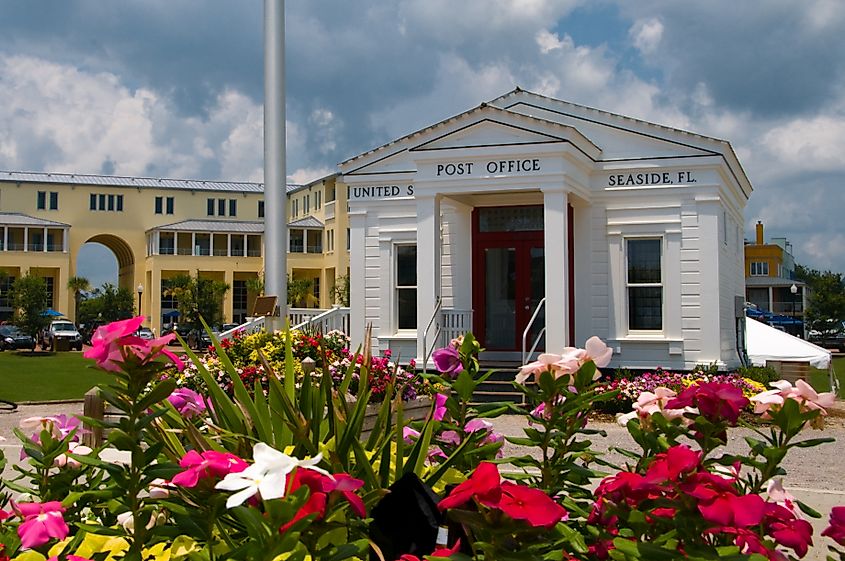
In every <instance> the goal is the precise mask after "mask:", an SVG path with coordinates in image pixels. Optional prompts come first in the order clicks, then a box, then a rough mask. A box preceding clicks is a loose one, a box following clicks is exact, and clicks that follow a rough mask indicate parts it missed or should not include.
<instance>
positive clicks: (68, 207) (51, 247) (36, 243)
mask: <svg viewBox="0 0 845 561" xmlns="http://www.w3.org/2000/svg"><path fill="white" fill-rule="evenodd" d="M336 177H337V176H336V175H330V176H328V177H325V178H322V179H319V180H317V181H314V182H311V183H309V184H307V185H288V186H287V193H288V198H289V202H288V210H289V212H288V214H289V217H290V220H289V221H290V222H291V225H290V227H291V233H292V237H291V241H290V244H291V247H292V248H293V249H294V252H293V253H292V254H291V255H290V256H289V257H288V273H289V274H291V275H292V276H293V278H309V279H311V280H312V281H315V280H316V279H319V280H318V281H316V282H314V284H313V288H312V290H313V292H314V297H313V298H308V301H309V303H310V304H311V305H312V306H314V307H321V308H328V307H330V306H331V305H332V304H333V303H334V298H333V288H334V286H335V282H336V279H337V278H338V277H339V276H340V275H345V274H347V271H348V268H349V253H348V251H347V247H348V230H347V228H348V221H347V216H346V210H347V207H346V187H345V186H341V185H338V184H336ZM263 191H264V189H263V185H262V184H260V183H246V182H230V181H196V180H179V179H157V178H143V177H109V176H99V175H79V174H49V173H28V172H0V271H3V272H4V273H6V275H7V276H6V277H5V280H4V281H2V284H0V319H3V318H6V317H8V316H9V315H11V312H12V310H11V308H10V307H9V302H8V289H9V287H10V285H11V284H12V283H13V282H14V279H16V278H20V277H21V276H23V275H26V274H27V273H29V274H33V275H37V276H40V277H43V278H44V279H45V281H46V282H47V288H48V299H49V302H48V304H49V305H50V306H51V307H53V308H54V309H56V310H58V311H60V312H64V313H65V314H66V315H68V317H71V319H75V318H73V314H74V306H73V294H72V293H71V292H70V291H69V290H68V288H67V281H68V279H69V278H70V277H72V276H76V275H78V272H77V256H78V254H79V251H80V249H81V248H82V246H84V245H85V244H86V243H89V242H97V243H100V244H103V245H104V246H106V247H108V248H109V249H110V250H111V251H112V252H113V253H114V255H115V257H116V259H117V264H118V280H117V284H118V286H120V287H121V288H126V289H128V290H129V291H130V292H132V293H133V294H137V293H139V292H140V293H141V299H140V306H141V312H142V313H143V314H144V315H145V316H146V317H147V320H148V323H149V325H150V326H152V327H156V328H159V327H160V326H161V325H162V323H163V322H162V314H164V313H166V312H168V311H172V310H173V309H175V303H174V302H173V301H172V299H170V298H168V297H165V296H164V295H163V292H164V289H165V288H166V286H167V280H168V279H169V278H172V277H174V276H176V275H179V274H189V275H192V276H198V277H200V278H214V279H217V280H222V281H225V282H226V283H227V284H228V285H229V286H230V290H229V291H228V292H227V294H226V297H225V300H224V302H223V311H224V317H225V318H226V321H227V322H232V321H235V322H239V321H242V320H243V319H244V318H245V317H246V316H247V315H248V313H249V312H250V310H251V307H252V301H253V299H254V297H255V294H251V293H250V292H249V291H248V289H247V281H248V280H249V279H251V278H256V277H257V276H259V275H260V274H261V272H262V271H263V266H264V260H263V251H264V248H263V245H264V244H263V231H264V224H263V218H264V212H263V211H264V200H263V199H264V193H263ZM300 241H302V243H300Z"/></svg>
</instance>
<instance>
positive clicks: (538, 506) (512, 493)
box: [498, 481, 569, 527]
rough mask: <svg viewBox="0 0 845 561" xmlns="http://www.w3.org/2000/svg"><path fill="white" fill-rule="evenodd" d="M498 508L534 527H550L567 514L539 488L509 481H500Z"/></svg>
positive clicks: (564, 518)
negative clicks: (500, 495)
mask: <svg viewBox="0 0 845 561" xmlns="http://www.w3.org/2000/svg"><path fill="white" fill-rule="evenodd" d="M498 508H499V510H501V511H502V512H504V513H505V514H507V515H508V516H510V517H511V518H513V519H514V520H525V521H526V522H528V523H529V524H530V525H531V526H534V527H537V526H542V527H551V526H554V525H555V524H557V523H558V522H560V521H561V520H566V518H567V517H568V516H569V514H568V513H567V512H566V509H564V508H563V507H562V506H560V505H559V504H557V503H556V502H554V501H553V500H552V499H551V498H549V496H548V495H546V494H545V493H544V492H542V491H541V490H539V489H534V488H531V487H524V486H522V485H516V484H514V483H511V482H509V481H505V482H504V483H502V498H501V499H500V500H499V504H498Z"/></svg>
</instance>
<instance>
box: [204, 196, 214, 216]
mask: <svg viewBox="0 0 845 561" xmlns="http://www.w3.org/2000/svg"><path fill="white" fill-rule="evenodd" d="M206 203H207V204H206V214H207V215H208V216H214V199H208V201H206Z"/></svg>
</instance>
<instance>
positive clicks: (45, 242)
mask: <svg viewBox="0 0 845 561" xmlns="http://www.w3.org/2000/svg"><path fill="white" fill-rule="evenodd" d="M41 241H42V242H43V243H42V244H41V250H42V251H43V252H44V253H47V228H44V239H42V240H41Z"/></svg>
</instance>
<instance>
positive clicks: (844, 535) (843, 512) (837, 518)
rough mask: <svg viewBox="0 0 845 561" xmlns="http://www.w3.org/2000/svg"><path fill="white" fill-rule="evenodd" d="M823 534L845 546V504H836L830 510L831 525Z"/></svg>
mask: <svg viewBox="0 0 845 561" xmlns="http://www.w3.org/2000/svg"><path fill="white" fill-rule="evenodd" d="M822 535H823V536H827V537H829V538H830V539H832V540H833V541H835V542H836V543H838V544H839V545H842V546H845V506H835V507H833V508H832V509H831V510H830V525H829V526H828V527H827V528H825V529H824V531H823V532H822Z"/></svg>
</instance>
